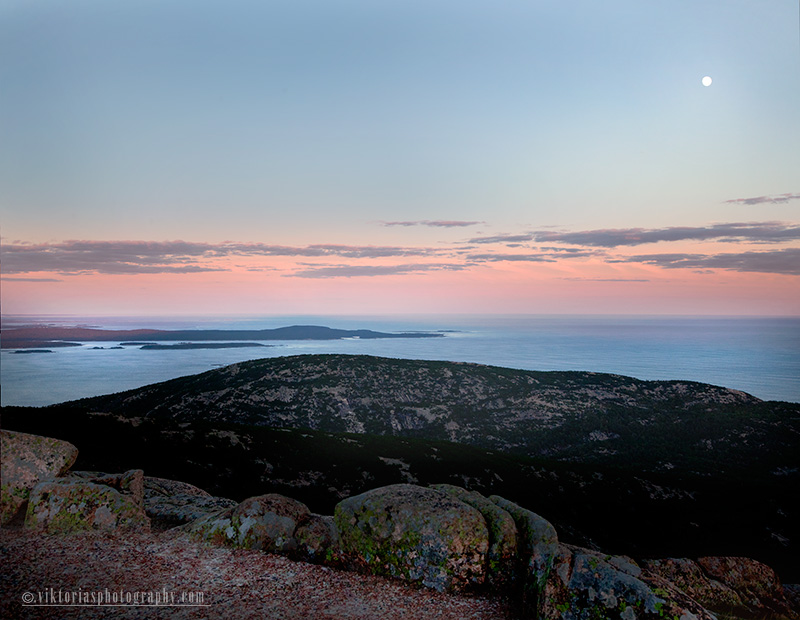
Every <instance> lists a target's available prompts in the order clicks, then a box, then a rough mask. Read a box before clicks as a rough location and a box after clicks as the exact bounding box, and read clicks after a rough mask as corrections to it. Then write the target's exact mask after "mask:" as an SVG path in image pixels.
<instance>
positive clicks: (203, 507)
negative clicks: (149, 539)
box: [143, 476, 237, 527]
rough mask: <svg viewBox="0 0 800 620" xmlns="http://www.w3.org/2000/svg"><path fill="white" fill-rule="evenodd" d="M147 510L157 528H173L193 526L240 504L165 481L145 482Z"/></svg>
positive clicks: (185, 484)
mask: <svg viewBox="0 0 800 620" xmlns="http://www.w3.org/2000/svg"><path fill="white" fill-rule="evenodd" d="M143 493H144V509H145V512H146V513H147V516H148V517H149V518H150V519H151V520H152V521H153V523H154V525H155V524H158V525H159V526H160V527H174V526H180V525H184V524H186V523H191V522H192V521H196V520H198V519H201V518H203V517H207V516H208V515H211V514H214V513H217V512H219V511H220V510H221V509H225V508H235V507H236V506H237V503H236V502H235V501H234V500H232V499H227V498H225V497H215V496H213V495H211V494H210V493H208V492H207V491H204V490H203V489H200V488H198V487H196V486H194V485H193V484H189V483H187V482H180V481H178V480H169V479H166V478H153V477H151V476H145V478H144V490H143Z"/></svg>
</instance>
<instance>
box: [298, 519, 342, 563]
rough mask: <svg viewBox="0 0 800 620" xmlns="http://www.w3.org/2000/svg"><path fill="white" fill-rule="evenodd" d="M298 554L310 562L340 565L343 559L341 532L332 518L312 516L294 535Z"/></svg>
mask: <svg viewBox="0 0 800 620" xmlns="http://www.w3.org/2000/svg"><path fill="white" fill-rule="evenodd" d="M294 537H295V540H296V541H297V552H298V555H299V556H300V557H303V558H305V559H307V560H308V561H310V562H318V563H324V564H338V563H339V561H340V559H341V547H340V545H339V531H338V530H337V529H336V524H335V523H334V521H333V517H331V516H323V515H317V514H312V515H310V516H309V518H308V521H306V522H305V523H304V524H303V525H301V526H300V527H298V528H297V531H295V534H294Z"/></svg>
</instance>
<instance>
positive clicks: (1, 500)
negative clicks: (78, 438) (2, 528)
mask: <svg viewBox="0 0 800 620" xmlns="http://www.w3.org/2000/svg"><path fill="white" fill-rule="evenodd" d="M76 458H78V449H77V448H76V447H75V446H73V445H72V444H71V443H69V442H67V441H62V440H60V439H53V438H52V437H41V436H39V435H30V434H28V433H17V432H15V431H6V430H0V475H1V476H2V479H1V484H0V525H5V524H7V523H9V522H10V521H11V520H12V519H14V517H16V516H17V515H18V514H20V516H21V515H24V514H25V504H26V503H27V501H28V497H29V496H30V492H31V489H33V487H34V486H36V484H37V483H38V482H39V481H41V480H47V479H50V478H55V477H56V476H61V475H62V474H64V473H65V472H66V471H67V470H68V469H69V468H70V467H72V464H73V463H74V462H75V459H76Z"/></svg>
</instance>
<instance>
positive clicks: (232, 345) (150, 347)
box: [139, 342, 270, 351]
mask: <svg viewBox="0 0 800 620" xmlns="http://www.w3.org/2000/svg"><path fill="white" fill-rule="evenodd" d="M268 346H270V345H268V344H260V343H258V342H180V343H178V344H155V343H152V342H151V343H147V344H143V345H142V346H140V347H139V348H140V349H141V350H143V351H166V350H170V349H175V350H177V349H243V348H246V347H268Z"/></svg>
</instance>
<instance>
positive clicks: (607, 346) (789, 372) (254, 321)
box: [0, 315, 800, 405]
mask: <svg viewBox="0 0 800 620" xmlns="http://www.w3.org/2000/svg"><path fill="white" fill-rule="evenodd" d="M37 320H39V321H40V322H47V323H50V324H64V325H75V324H84V325H93V326H98V327H104V328H109V329H112V328H116V329H132V328H136V327H152V328H160V329H191V328H196V329H201V328H218V329H225V328H227V329H234V328H236V329H263V328H274V327H282V326H286V325H325V326H328V327H335V328H343V329H356V328H366V329H373V330H378V331H390V332H399V331H439V332H441V333H443V334H444V337H442V338H421V339H393V340H336V341H321V342H319V341H318V342H315V341H294V342H269V341H264V342H263V344H272V345H275V346H274V347H271V348H252V349H208V350H205V349H202V350H196V349H195V350H175V351H164V350H156V351H146V350H140V349H138V348H134V347H125V348H124V349H108V348H104V349H95V348H93V347H97V346H101V347H111V346H114V345H117V344H119V343H114V342H110V343H97V342H92V343H84V344H83V346H81V347H71V348H61V349H53V351H54V352H53V353H42V354H24V355H22V354H15V353H13V352H12V351H10V350H3V351H2V353H0V356H1V357H0V364H1V365H0V380H2V404H3V405H49V404H53V403H58V402H63V401H66V400H73V399H77V398H83V397H87V396H96V395H99V394H108V393H112V392H119V391H122V390H127V389H131V388H136V387H140V386H142V385H146V384H149V383H156V382H159V381H165V380H167V379H172V378H175V377H180V376H184V375H189V374H194V373H198V372H203V371H206V370H209V369H212V368H217V367H220V366H224V365H227V364H232V363H234V362H238V361H242V360H247V359H256V358H262V357H277V356H285V355H299V354H308V353H353V354H368V355H382V356H386V357H397V358H413V359H427V360H450V361H463V362H478V363H482V364H492V365H497V366H506V367H509V368H523V369H529V370H589V371H595V372H608V373H614V374H620V375H627V376H632V377H636V378H639V379H683V380H692V381H701V382H703V383H712V384H715V385H721V386H725V387H730V388H735V389H738V390H743V391H745V392H749V393H750V394H753V395H754V396H757V397H759V398H762V399H765V400H784V401H791V402H800V318H741V317H653V316H648V317H630V316H625V317H609V316H561V317H553V316H506V317H503V316H489V317H483V316H441V315H440V316H423V317H407V316H403V317H378V316H370V317H325V316H294V317H287V316H284V317H248V318H237V319H220V318H202V319H198V318H185V319H175V318H169V319H153V318H147V319H142V318H139V319H136V318H125V319H122V318H97V317H91V318H82V319H80V320H78V319H76V318H74V317H72V318H63V317H38V318H37ZM15 322H24V323H31V322H32V319H31V317H26V318H25V319H24V320H23V319H20V317H4V318H3V323H4V327H10V326H11V325H12V324H13V323H15Z"/></svg>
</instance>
